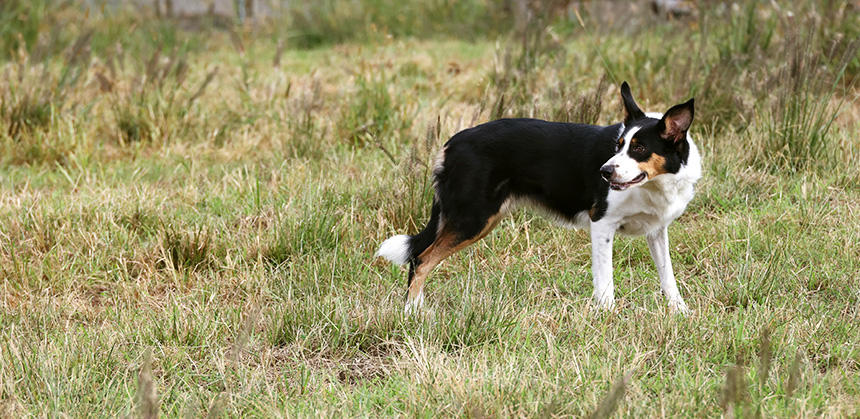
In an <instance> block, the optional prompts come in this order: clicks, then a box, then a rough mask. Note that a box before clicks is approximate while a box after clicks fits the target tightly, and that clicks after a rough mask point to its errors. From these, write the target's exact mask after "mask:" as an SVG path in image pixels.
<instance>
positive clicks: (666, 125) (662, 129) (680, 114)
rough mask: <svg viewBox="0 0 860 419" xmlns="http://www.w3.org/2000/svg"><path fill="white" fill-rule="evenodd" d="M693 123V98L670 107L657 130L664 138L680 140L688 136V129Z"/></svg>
mask: <svg viewBox="0 0 860 419" xmlns="http://www.w3.org/2000/svg"><path fill="white" fill-rule="evenodd" d="M692 123H693V99H690V100H688V101H687V102H686V103H682V104H680V105H675V106H673V107H671V108H669V110H668V111H666V113H665V114H663V119H661V120H660V122H659V123H658V124H657V130H658V132H659V133H660V136H661V137H663V139H664V140H669V141H672V142H678V141H680V140H682V139H684V138H687V130H688V129H690V124H692Z"/></svg>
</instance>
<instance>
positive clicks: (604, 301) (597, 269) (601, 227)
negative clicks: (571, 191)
mask: <svg viewBox="0 0 860 419" xmlns="http://www.w3.org/2000/svg"><path fill="white" fill-rule="evenodd" d="M614 237H615V226H613V225H610V224H609V223H606V222H605V221H599V222H593V223H591V274H592V275H593V276H594V292H593V293H592V297H593V298H594V302H595V303H597V306H598V307H600V308H604V309H610V308H612V305H613V304H614V303H615V285H614V284H613V283H612V240H613V239H614Z"/></svg>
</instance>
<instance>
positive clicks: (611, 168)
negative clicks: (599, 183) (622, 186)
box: [600, 164, 615, 181]
mask: <svg viewBox="0 0 860 419" xmlns="http://www.w3.org/2000/svg"><path fill="white" fill-rule="evenodd" d="M613 173H615V165H612V164H607V165H604V166H603V167H601V168H600V175H601V176H603V178H604V179H606V180H607V181H609V179H611V178H612V174H613Z"/></svg>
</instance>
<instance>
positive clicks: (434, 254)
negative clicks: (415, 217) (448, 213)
mask: <svg viewBox="0 0 860 419" xmlns="http://www.w3.org/2000/svg"><path fill="white" fill-rule="evenodd" d="M501 218H502V215H501V214H498V213H497V214H494V215H492V216H490V217H489V218H487V219H486V221H485V222H484V225H483V227H482V228H481V229H480V231H479V232H478V233H477V234H472V235H467V237H465V238H464V237H463V236H462V234H461V233H459V232H457V231H456V230H454V229H453V228H451V226H450V225H446V226H444V227H443V228H442V231H440V232H439V234H438V235H437V236H436V240H434V241H433V243H432V244H431V245H430V246H428V247H427V249H425V250H424V251H423V252H422V253H421V254H420V255H418V257H417V258H416V260H415V262H414V263H413V264H412V265H410V269H409V275H410V279H409V289H408V290H407V292H406V312H407V313H408V312H410V311H412V310H413V309H417V308H420V307H421V306H422V305H423V303H424V282H425V281H426V280H427V276H428V275H430V272H431V271H432V270H433V268H435V267H436V265H438V264H439V263H440V262H442V260H444V259H445V258H447V257H448V256H451V255H452V254H454V253H455V252H457V251H458V250H460V249H463V248H465V247H467V246H469V245H470V244H472V243H475V242H477V241H478V240H481V239H482V238H484V236H486V235H487V234H489V233H490V232H491V231H492V230H493V228H495V227H496V225H498V223H499V221H500V220H501Z"/></svg>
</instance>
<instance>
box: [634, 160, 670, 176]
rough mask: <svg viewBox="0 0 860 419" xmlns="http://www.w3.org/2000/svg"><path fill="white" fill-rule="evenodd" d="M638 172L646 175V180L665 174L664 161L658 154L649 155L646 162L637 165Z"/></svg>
mask: <svg viewBox="0 0 860 419" xmlns="http://www.w3.org/2000/svg"><path fill="white" fill-rule="evenodd" d="M639 170H641V171H643V172H645V173H646V174H648V179H652V178H654V176H657V175H662V174H663V173H666V159H665V158H663V156H661V155H658V154H651V157H649V158H648V160H646V161H643V162H641V163H639Z"/></svg>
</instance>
